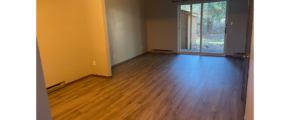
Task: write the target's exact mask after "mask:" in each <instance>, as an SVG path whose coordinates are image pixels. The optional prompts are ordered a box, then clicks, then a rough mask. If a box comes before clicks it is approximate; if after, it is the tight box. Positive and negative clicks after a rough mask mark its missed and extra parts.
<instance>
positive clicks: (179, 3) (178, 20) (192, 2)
mask: <svg viewBox="0 0 290 120" xmlns="http://www.w3.org/2000/svg"><path fill="white" fill-rule="evenodd" d="M221 1H226V2H227V5H226V6H227V7H226V20H225V24H226V32H225V37H224V51H223V53H203V52H201V49H202V48H201V47H200V52H184V51H181V18H180V17H181V15H180V7H181V5H191V4H197V3H201V9H203V4H204V3H210V2H221ZM202 11H203V10H201V14H203V12H202ZM228 14H229V0H206V1H202V0H198V1H186V2H178V3H177V53H178V54H189V55H207V56H225V55H226V49H227V47H226V46H227V45H226V43H227V33H228V30H227V27H228ZM202 17H203V15H202V16H201V20H202ZM201 32H202V24H201ZM201 34H202V33H201ZM200 42H201V43H200V45H202V40H201V41H200Z"/></svg>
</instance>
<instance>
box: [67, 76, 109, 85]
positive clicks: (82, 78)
mask: <svg viewBox="0 0 290 120" xmlns="http://www.w3.org/2000/svg"><path fill="white" fill-rule="evenodd" d="M91 76H94V77H102V78H109V77H111V76H104V75H97V74H89V75H87V76H84V77H81V78H79V79H77V80H74V81H72V82H69V83H67V84H65V85H66V86H68V85H71V84H73V83H76V82H78V81H81V80H83V79H85V78H88V77H91Z"/></svg>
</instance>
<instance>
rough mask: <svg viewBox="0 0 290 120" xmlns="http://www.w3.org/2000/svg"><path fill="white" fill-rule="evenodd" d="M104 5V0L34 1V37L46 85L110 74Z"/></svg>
mask: <svg viewBox="0 0 290 120" xmlns="http://www.w3.org/2000/svg"><path fill="white" fill-rule="evenodd" d="M103 4H104V1H103V0H97V1H93V0H82V1H79V0H37V39H38V43H39V50H40V56H41V59H42V65H43V71H44V77H45V80H46V87H48V86H51V85H54V84H56V83H59V82H62V81H66V82H67V83H68V82H72V81H74V80H77V79H79V78H81V77H84V76H86V75H89V74H98V75H104V76H111V70H110V69H111V68H110V66H111V65H110V56H109V54H108V53H109V48H108V46H106V45H107V44H108V41H107V36H106V32H105V31H106V24H105V23H104V22H105V21H104V20H105V14H103V13H104V12H105V11H104V9H103V7H104V5H103ZM93 61H95V63H96V65H93Z"/></svg>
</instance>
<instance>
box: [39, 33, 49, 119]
mask: <svg viewBox="0 0 290 120" xmlns="http://www.w3.org/2000/svg"><path fill="white" fill-rule="evenodd" d="M35 120H52V118H51V113H50V108H49V103H48V97H47V93H46V88H45V81H44V76H43V70H42V65H41V59H40V54H39V49H38V43H37V40H36V37H35Z"/></svg>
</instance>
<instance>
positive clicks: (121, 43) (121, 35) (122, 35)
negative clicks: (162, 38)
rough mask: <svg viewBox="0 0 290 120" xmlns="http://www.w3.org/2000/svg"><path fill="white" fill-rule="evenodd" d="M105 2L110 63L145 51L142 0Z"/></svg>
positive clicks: (144, 21) (144, 24)
mask: <svg viewBox="0 0 290 120" xmlns="http://www.w3.org/2000/svg"><path fill="white" fill-rule="evenodd" d="M105 3H106V15H107V25H108V36H109V43H110V52H111V63H112V65H115V64H118V63H120V62H123V61H125V60H128V59H130V58H132V57H135V56H137V55H140V54H142V53H144V52H147V49H148V48H147V38H146V37H147V34H146V19H145V9H144V4H143V0H105ZM114 56H115V58H114Z"/></svg>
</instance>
